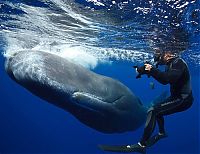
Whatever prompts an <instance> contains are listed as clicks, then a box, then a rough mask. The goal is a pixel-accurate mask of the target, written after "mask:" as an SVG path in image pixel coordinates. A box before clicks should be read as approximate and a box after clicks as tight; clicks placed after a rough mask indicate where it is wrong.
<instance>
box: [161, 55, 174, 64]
mask: <svg viewBox="0 0 200 154" xmlns="http://www.w3.org/2000/svg"><path fill="white" fill-rule="evenodd" d="M172 58H174V55H173V54H171V53H165V54H164V55H163V62H164V63H165V64H167V63H168V62H169V61H170V60H171V59H172Z"/></svg>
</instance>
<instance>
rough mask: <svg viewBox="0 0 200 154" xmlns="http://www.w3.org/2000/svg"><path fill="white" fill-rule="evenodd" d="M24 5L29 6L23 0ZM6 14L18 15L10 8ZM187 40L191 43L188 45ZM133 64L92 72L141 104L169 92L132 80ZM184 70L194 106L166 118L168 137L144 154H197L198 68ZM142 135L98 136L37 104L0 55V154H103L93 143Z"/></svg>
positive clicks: (59, 112)
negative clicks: (118, 85) (187, 72)
mask: <svg viewBox="0 0 200 154" xmlns="http://www.w3.org/2000/svg"><path fill="white" fill-rule="evenodd" d="M77 1H81V0H77ZM13 2H14V0H13ZM15 2H18V0H16V1H15ZM19 2H20V1H19ZM26 3H29V2H28V1H26ZM33 4H34V5H35V6H41V5H43V4H41V3H40V2H39V1H34V3H33ZM33 4H31V5H33ZM44 7H45V6H44ZM5 10H7V11H8V12H9V10H10V9H9V8H6V9H5ZM12 11H14V12H12ZM15 11H16V12H15ZM11 13H16V14H19V13H22V12H18V11H17V10H13V9H11ZM188 18H189V17H188ZM1 19H3V18H1ZM4 20H8V19H4ZM185 20H187V18H186V19H185ZM0 25H1V20H0ZM0 28H1V27H0ZM186 28H187V29H190V28H191V27H189V25H188V27H186ZM198 37H199V36H198ZM198 37H196V36H195V37H194V39H195V40H198ZM191 39H192V38H191ZM4 41H5V40H3V38H2V37H1V36H0V53H2V52H3V47H4V46H6V44H5V42H4ZM190 41H191V42H192V40H190ZM194 51H195V52H199V48H196V49H192V52H194ZM185 58H186V57H185ZM198 60H199V59H197V61H198ZM132 65H133V64H132V63H130V62H123V61H118V62H113V63H112V64H101V65H99V66H98V67H97V68H95V70H94V71H95V72H97V73H100V74H103V75H106V76H110V77H112V78H115V79H118V80H120V81H121V82H122V83H124V84H125V85H127V86H128V87H129V88H130V89H131V90H132V91H133V92H134V93H135V94H136V95H137V96H138V97H139V98H140V99H141V100H142V102H143V103H144V104H145V105H148V104H149V103H150V102H151V101H152V100H153V99H154V98H155V97H156V96H158V95H159V94H160V93H161V92H163V91H165V90H168V88H169V87H168V86H163V85H161V84H159V83H158V82H156V81H155V80H154V79H152V78H150V79H149V78H147V77H146V76H144V77H143V78H142V79H139V80H136V79H135V71H134V70H133V69H132V67H131V66H132ZM189 69H190V72H191V76H192V89H193V95H194V103H193V106H192V107H191V108H190V109H189V110H187V111H185V112H182V113H177V114H174V115H170V116H167V117H166V118H165V119H166V120H165V121H166V130H167V133H168V135H169V137H168V138H166V139H164V140H162V141H160V142H159V143H157V144H156V145H155V146H153V147H152V148H150V149H148V153H149V154H169V153H170V154H197V153H200V149H199V145H200V134H199V132H200V129H199V122H200V121H199V116H200V112H199V109H200V104H199V96H200V92H199V85H200V83H199V80H200V74H199V72H200V71H199V65H198V66H195V65H194V64H191V63H189ZM150 82H154V83H155V89H153V90H152V89H151V88H150V86H149V83H150ZM142 132H143V126H142V127H141V128H140V129H138V130H137V131H135V132H127V133H123V134H112V135H111V134H102V133H100V132H97V131H95V130H93V129H91V128H88V127H87V126H85V125H83V124H82V123H80V122H79V121H78V120H77V119H75V118H74V117H73V116H72V115H71V114H69V113H67V112H65V111H63V110H61V109H59V108H57V107H55V106H53V105H51V104H49V103H47V102H45V101H43V100H41V99H39V98H38V97H36V96H34V95H32V94H31V93H30V92H28V91H27V90H25V89H24V88H23V87H21V86H19V85H17V84H16V83H15V82H14V81H12V80H11V79H10V78H9V77H8V76H7V74H6V72H5V70H4V58H3V56H2V55H0V153H93V154H100V153H102V154H103V153H106V152H102V151H100V150H99V149H98V148H97V145H98V144H129V143H136V142H137V141H138V140H139V139H140V137H141V135H142Z"/></svg>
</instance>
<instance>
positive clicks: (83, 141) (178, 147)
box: [0, 0, 200, 154]
mask: <svg viewBox="0 0 200 154" xmlns="http://www.w3.org/2000/svg"><path fill="white" fill-rule="evenodd" d="M153 48H161V49H170V50H174V51H177V50H181V51H184V52H183V53H182V56H183V58H184V59H185V60H186V62H187V63H188V65H189V69H190V73H191V77H192V89H193V95H194V103H193V106H192V107H191V108H190V109H189V110H187V111H185V112H182V113H177V114H174V115H170V116H167V117H166V118H165V119H166V120H165V121H166V124H165V125H166V130H167V133H168V135H169V137H168V138H167V139H165V140H162V141H160V142H159V143H157V144H156V145H155V146H153V147H152V148H150V149H148V152H147V153H149V154H168V153H170V154H178V153H180V154H197V153H200V149H199V145H200V143H199V142H200V134H199V130H200V129H199V122H200V121H199V116H200V115H199V113H200V112H199V108H200V105H199V94H200V92H199V85H200V83H199V78H200V74H199V68H200V61H199V57H200V54H199V49H200V46H199V1H198V0H194V1H185V0H179V1H174V0H166V1H159V0H149V1H143V0H138V1H133V0H116V1H114V0H113V1H109V0H54V1H53V0H52V1H51V0H35V1H24V0H6V1H4V0H3V1H0V52H1V53H2V54H1V56H0V85H1V86H0V153H96V154H99V153H102V154H103V153H106V152H102V151H100V150H99V149H98V147H97V145H98V144H130V143H136V142H137V141H138V140H139V139H140V137H141V135H142V132H143V126H142V127H141V128H139V129H138V130H136V131H134V132H126V133H122V134H103V133H100V132H98V131H96V130H93V129H91V128H89V127H87V126H85V125H84V124H82V123H80V122H79V121H78V120H77V119H76V118H74V117H73V116H72V115H71V114H69V113H67V112H66V111H63V110H61V109H59V108H57V107H55V106H53V105H51V104H49V103H47V102H45V101H43V100H41V99H40V98H38V97H36V96H34V95H33V94H31V93H30V92H28V91H27V90H26V89H24V88H23V87H21V86H19V85H18V84H16V83H15V82H14V81H12V80H11V79H10V78H9V77H8V75H7V74H6V72H5V70H4V62H5V60H6V58H7V57H10V56H12V55H13V54H14V53H16V52H18V51H21V50H42V51H44V52H53V53H56V54H58V55H59V56H62V57H64V58H69V59H71V60H73V61H74V62H76V63H79V64H81V65H83V66H85V67H86V68H87V69H91V70H92V71H94V72H96V73H99V74H102V75H105V76H109V77H112V78H115V79H117V80H119V81H121V82H122V83H123V84H125V85H126V86H128V87H129V88H130V89H131V90H132V92H133V93H135V94H136V95H137V96H138V97H139V98H140V99H141V101H142V103H143V104H145V105H148V104H149V103H150V102H151V101H152V100H153V99H154V98H155V97H156V96H158V95H159V94H160V93H161V92H162V91H165V90H169V87H168V86H163V85H161V84H159V83H158V82H157V81H155V80H154V79H152V78H147V77H146V76H143V77H142V78H141V79H135V75H136V74H135V71H134V70H133V69H132V65H135V64H142V63H143V62H144V61H146V60H151V59H152V51H153ZM151 82H153V83H154V84H155V89H151V87H150V83H151Z"/></svg>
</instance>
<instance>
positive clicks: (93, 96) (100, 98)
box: [72, 91, 106, 103]
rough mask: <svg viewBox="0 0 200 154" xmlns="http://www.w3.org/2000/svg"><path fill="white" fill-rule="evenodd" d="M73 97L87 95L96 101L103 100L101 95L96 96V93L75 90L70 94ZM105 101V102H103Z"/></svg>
mask: <svg viewBox="0 0 200 154" xmlns="http://www.w3.org/2000/svg"><path fill="white" fill-rule="evenodd" d="M72 97H73V98H79V97H87V98H90V99H93V100H97V101H101V102H105V101H104V99H103V98H102V97H98V96H96V95H93V94H90V93H87V92H81V91H76V92H74V93H73V94H72ZM105 103H106V102H105Z"/></svg>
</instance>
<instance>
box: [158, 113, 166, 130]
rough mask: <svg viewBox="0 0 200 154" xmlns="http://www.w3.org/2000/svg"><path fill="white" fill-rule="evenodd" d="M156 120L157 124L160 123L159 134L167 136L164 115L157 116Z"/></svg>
mask: <svg viewBox="0 0 200 154" xmlns="http://www.w3.org/2000/svg"><path fill="white" fill-rule="evenodd" d="M156 120H157V123H158V128H159V133H160V134H165V125H164V117H163V115H158V116H156Z"/></svg>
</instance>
